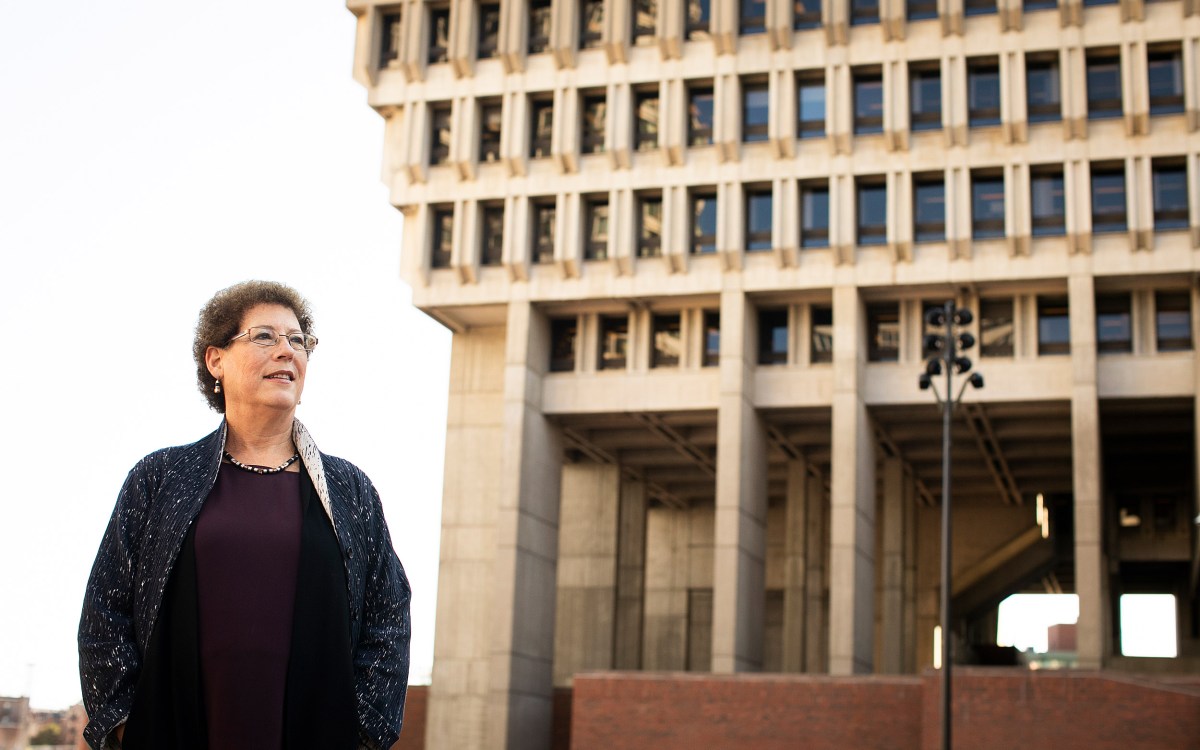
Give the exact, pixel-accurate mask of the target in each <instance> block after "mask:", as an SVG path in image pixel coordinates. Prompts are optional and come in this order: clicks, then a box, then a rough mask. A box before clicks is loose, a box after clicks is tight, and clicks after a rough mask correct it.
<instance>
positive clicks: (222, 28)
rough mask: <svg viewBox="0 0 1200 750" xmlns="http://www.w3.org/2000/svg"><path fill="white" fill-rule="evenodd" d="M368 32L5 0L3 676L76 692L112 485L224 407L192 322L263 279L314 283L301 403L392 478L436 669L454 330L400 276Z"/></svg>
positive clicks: (317, 425) (365, 464)
mask: <svg viewBox="0 0 1200 750" xmlns="http://www.w3.org/2000/svg"><path fill="white" fill-rule="evenodd" d="M353 45H354V17H353V16H352V15H351V14H350V12H349V11H347V10H346V9H345V5H344V3H343V2H339V1H338V0H328V1H324V2H283V1H282V0H258V1H257V2H252V3H247V2H232V1H231V0H209V2H205V3H189V4H179V3H164V2H151V1H150V0H117V1H116V2H111V3H97V2H84V1H82V0H64V2H59V3H52V4H47V3H16V2H9V3H3V4H0V110H2V112H0V206H3V209H2V212H0V264H2V265H0V323H2V324H3V331H2V333H3V342H4V364H3V366H2V367H0V397H3V398H4V400H5V404H4V408H3V412H2V413H3V414H4V418H3V429H2V430H0V455H3V456H4V458H5V460H6V464H7V467H8V468H7V470H6V475H7V476H6V480H5V484H4V488H3V490H2V491H0V695H14V694H17V695H20V694H27V693H31V694H32V702H33V704H34V705H35V706H37V707H46V708H55V707H62V706H66V705H69V704H71V703H73V702H75V701H76V700H78V699H79V695H80V691H79V680H78V675H77V668H76V663H77V657H76V647H75V631H76V627H77V624H78V621H79V609H80V602H81V600H82V596H83V588H84V584H85V582H86V578H87V574H88V571H89V570H90V568H91V564H92V560H93V558H94V556H95V553H96V547H97V545H98V543H99V541H100V536H101V534H102V532H103V530H104V526H105V524H106V522H107V519H108V516H109V514H110V512H111V510H112V505H113V501H114V500H115V498H116V494H117V491H118V489H119V488H120V486H121V482H122V481H123V480H124V477H125V474H126V473H127V472H128V471H129V469H130V467H132V466H133V464H134V463H135V462H136V461H137V460H138V459H139V458H140V457H141V456H143V455H144V454H146V453H148V452H150V451H152V450H155V449H157V448H160V447H163V446H166V445H177V444H181V443H188V442H192V441H194V440H196V439H198V438H200V437H202V436H204V435H205V434H207V433H208V432H210V431H211V430H213V429H214V428H215V427H216V426H217V425H218V423H219V420H220V417H219V415H217V414H216V413H215V412H212V411H210V410H209V409H208V408H207V406H206V405H205V403H204V401H203V399H202V397H201V396H200V394H199V393H197V392H196V387H195V384H194V382H195V381H194V371H193V364H192V360H191V338H192V329H193V326H194V324H195V319H196V314H197V312H198V311H199V309H200V306H201V305H202V304H203V303H204V302H205V301H206V300H207V299H208V297H209V296H211V295H212V293H213V292H215V291H216V290H218V289H220V288H223V287H225V286H228V285H229V284H232V283H235V282H237V281H241V280H244V279H249V278H268V279H275V280H279V281H283V282H285V283H288V284H291V285H293V286H295V287H296V288H297V289H299V290H300V291H301V293H303V294H304V295H306V296H307V297H308V298H309V300H310V301H311V302H312V305H313V308H314V312H315V318H316V328H317V330H316V333H317V335H318V336H319V337H320V339H321V345H320V348H319V349H318V350H317V352H316V353H315V354H314V356H313V359H312V363H311V365H310V367H309V371H308V382H307V387H306V390H305V394H304V403H303V404H302V405H301V406H300V408H299V410H298V416H299V418H300V419H301V420H302V421H304V422H305V423H306V424H307V425H308V427H309V429H310V430H311V431H312V433H313V436H314V437H315V439H316V440H317V444H318V445H319V446H320V447H321V448H322V450H324V451H325V452H327V453H332V454H335V455H340V456H343V457H345V458H348V459H349V460H351V461H353V462H355V463H357V464H358V465H359V466H360V467H362V468H363V469H364V470H365V471H366V472H367V473H368V474H369V475H370V476H371V478H372V479H373V480H374V482H375V484H376V486H377V487H378V488H379V490H380V493H381V494H382V496H383V501H384V508H385V512H386V515H387V519H388V522H389V524H390V525H391V529H392V535H393V538H394V541H395V546H396V549H397V551H398V552H399V554H400V557H401V559H402V560H403V561H404V564H405V566H406V568H407V570H408V574H409V576H410V578H411V579H412V584H413V592H414V593H413V618H414V622H413V676H414V678H415V679H416V680H417V681H422V680H427V679H428V673H429V670H430V665H431V663H432V653H433V648H432V643H433V612H434V601H435V596H436V585H437V571H436V568H437V543H438V536H439V532H438V529H439V521H440V499H441V485H442V451H443V446H444V443H445V416H446V384H447V372H448V368H449V334H448V332H447V331H446V330H445V329H443V328H442V327H441V326H439V325H438V324H436V323H434V322H433V321H432V320H430V319H429V318H427V317H426V316H424V315H423V314H421V313H419V312H417V311H416V310H414V309H413V308H412V307H411V304H410V293H409V290H408V288H407V287H406V286H405V285H404V284H402V283H401V282H400V280H399V257H400V255H399V254H400V230H401V218H400V214H399V212H397V211H396V210H395V209H393V208H391V207H390V205H389V203H388V196H387V191H386V190H385V189H384V187H383V186H382V185H381V183H380V180H379V174H380V164H381V160H380V155H381V151H382V143H383V127H382V120H381V119H380V118H379V116H378V115H376V114H375V113H374V112H373V111H372V110H371V109H370V108H369V107H368V106H367V105H366V91H365V90H364V89H363V88H362V87H361V86H359V85H358V84H357V83H356V82H355V81H354V80H353V78H352V77H351V61H352V52H353Z"/></svg>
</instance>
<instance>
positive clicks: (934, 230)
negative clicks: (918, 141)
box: [913, 174, 946, 242]
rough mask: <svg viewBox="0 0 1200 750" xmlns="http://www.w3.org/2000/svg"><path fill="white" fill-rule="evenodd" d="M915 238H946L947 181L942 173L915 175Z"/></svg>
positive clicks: (930, 240) (935, 240)
mask: <svg viewBox="0 0 1200 750" xmlns="http://www.w3.org/2000/svg"><path fill="white" fill-rule="evenodd" d="M913 239H915V240H916V241H917V242H943V241H945V239H946V182H945V178H944V176H943V175H941V174H935V175H913Z"/></svg>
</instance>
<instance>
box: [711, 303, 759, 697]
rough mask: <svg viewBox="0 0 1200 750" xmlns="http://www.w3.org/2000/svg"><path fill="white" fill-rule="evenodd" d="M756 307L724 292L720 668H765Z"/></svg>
mask: <svg viewBox="0 0 1200 750" xmlns="http://www.w3.org/2000/svg"><path fill="white" fill-rule="evenodd" d="M754 330H755V320H754V307H753V306H752V305H750V304H749V302H748V301H747V300H746V296H745V294H744V293H743V292H742V291H741V290H730V291H725V292H722V294H721V391H720V396H719V400H718V407H717V493H716V495H717V497H716V529H715V544H714V550H713V613H712V615H713V616H712V671H713V672H716V673H718V674H727V673H732V672H743V671H757V670H759V669H761V668H762V633H763V602H764V585H765V579H766V520H767V461H766V439H765V435H764V432H763V428H762V424H761V422H760V421H759V416H758V412H757V411H755V408H754V394H753V390H754V388H753V383H754V359H753V356H754Z"/></svg>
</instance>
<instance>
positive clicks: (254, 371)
mask: <svg viewBox="0 0 1200 750" xmlns="http://www.w3.org/2000/svg"><path fill="white" fill-rule="evenodd" d="M258 326H264V327H267V328H270V329H272V330H274V331H275V333H277V334H283V335H286V334H289V333H298V332H300V323H299V321H297V320H296V314H295V313H293V312H292V310H291V308H288V307H284V306H283V305H255V306H254V307H252V308H250V309H249V310H247V311H246V314H245V315H243V316H242V322H241V324H240V325H239V326H238V333H239V334H241V333H244V332H245V331H246V329H248V328H255V327H258ZM206 362H207V364H208V370H209V372H211V373H212V375H213V377H215V378H217V379H218V380H220V381H221V390H222V391H223V392H224V393H225V411H226V413H229V412H231V411H232V412H236V411H238V410H240V409H243V408H264V407H265V408H268V409H280V410H294V409H295V408H296V405H297V404H298V403H300V395H301V393H302V392H303V391H304V374H305V371H306V370H307V369H308V355H307V354H306V353H305V352H304V350H303V349H301V350H300V351H299V352H297V351H295V350H293V349H292V347H291V346H290V345H289V344H288V342H287V340H286V339H284V338H277V339H276V340H275V343H274V344H272V345H270V346H259V345H258V344H255V343H252V342H251V341H250V337H249V336H242V337H241V338H238V339H236V340H234V341H233V342H231V343H230V344H229V345H228V346H226V347H225V348H223V349H222V348H218V347H215V346H210V347H209V348H208V355H207V358H206Z"/></svg>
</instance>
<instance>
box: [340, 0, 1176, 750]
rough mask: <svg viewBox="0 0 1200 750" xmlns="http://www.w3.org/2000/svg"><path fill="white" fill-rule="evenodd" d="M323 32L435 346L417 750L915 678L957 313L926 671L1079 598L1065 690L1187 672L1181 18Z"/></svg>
mask: <svg viewBox="0 0 1200 750" xmlns="http://www.w3.org/2000/svg"><path fill="white" fill-rule="evenodd" d="M348 5H349V7H350V9H351V11H352V12H353V13H354V14H355V15H356V16H357V18H358V40H357V54H356V59H355V76H356V77H357V78H358V80H360V81H361V82H362V83H363V85H364V86H366V87H367V89H368V92H369V101H370V104H371V106H373V107H374V108H375V109H376V110H377V111H378V112H379V113H380V114H381V115H382V116H383V117H384V118H385V120H386V123H387V125H386V130H385V144H384V159H383V180H384V182H385V183H386V184H387V185H388V186H389V188H390V190H391V200H392V202H393V204H394V205H396V207H397V208H399V209H400V210H401V211H402V212H403V213H404V217H405V221H404V239H403V249H402V253H403V255H402V258H403V260H402V269H403V270H402V273H403V275H404V278H405V279H406V281H408V283H409V284H411V285H412V288H413V299H414V303H415V304H416V305H417V306H418V307H419V308H421V309H422V310H425V311H426V312H428V313H429V314H430V315H432V316H433V317H435V318H436V319H438V320H439V321H441V322H443V323H444V324H445V325H446V326H448V327H449V328H450V329H452V330H453V331H454V342H453V350H452V364H451V379H450V384H449V388H450V400H449V421H448V431H447V441H446V470H445V490H444V497H443V519H442V541H441V569H440V579H439V591H438V605H437V606H438V610H437V623H438V624H437V633H436V646H435V661H434V672H433V684H432V686H431V691H430V696H429V714H428V729H427V735H426V739H427V744H428V746H429V747H431V748H456V749H457V748H466V749H471V748H484V747H488V748H499V747H505V748H544V747H548V746H549V742H550V726H551V714H552V697H553V689H554V687H555V686H556V685H558V686H563V685H568V684H570V682H571V679H572V675H574V674H576V673H577V672H579V671H582V670H596V669H601V670H603V669H623V670H629V669H634V670H638V669H641V670H692V671H701V672H704V671H711V672H713V673H718V674H722V673H736V672H754V671H768V672H770V671H775V672H814V673H829V674H835V675H836V674H852V673H872V672H874V673H896V674H902V673H909V674H915V673H917V672H919V671H920V670H922V669H924V668H925V667H927V666H928V665H929V664H930V663H931V660H932V655H933V639H932V632H933V628H934V626H935V625H936V624H937V620H938V592H939V585H940V583H939V574H938V568H937V560H938V555H939V534H938V528H939V526H938V523H939V521H938V514H939V506H940V503H941V501H942V498H941V497H940V487H941V468H940V467H941V463H940V462H941V453H940V445H941V444H940V437H941V432H940V418H939V415H938V410H937V407H936V405H935V404H934V402H933V399H932V397H931V396H930V394H929V393H928V392H923V391H921V390H919V389H918V388H917V376H918V374H919V373H920V372H922V371H923V370H924V358H923V354H924V352H923V351H922V346H923V344H922V342H923V336H924V334H925V333H926V331H925V327H924V323H923V312H924V311H925V310H926V309H927V308H928V307H929V306H932V305H940V304H941V303H942V302H944V301H945V300H948V299H953V300H955V301H956V302H957V303H958V304H959V305H960V306H966V307H968V308H970V309H972V310H974V312H975V321H974V322H973V323H972V324H971V325H970V327H969V329H970V331H971V333H973V334H974V336H975V338H976V339H977V340H978V341H979V345H977V346H976V347H975V348H974V349H973V350H971V351H970V352H968V354H969V355H971V356H972V358H973V359H974V370H973V371H977V372H981V373H982V374H983V375H984V377H985V379H986V387H985V388H983V389H982V390H972V391H970V392H968V393H967V394H966V396H965V397H964V402H963V405H962V406H961V407H959V409H958V410H957V412H956V415H955V422H954V424H955V427H954V434H953V445H954V449H953V457H954V474H953V476H954V482H955V484H954V490H953V492H952V498H953V507H954V513H955V530H954V534H955V546H954V560H953V566H954V583H953V585H952V594H953V599H954V610H955V612H956V617H955V627H954V632H953V634H952V636H951V637H952V638H953V639H954V643H955V648H956V653H957V657H956V659H957V660H959V661H964V662H971V661H983V660H986V659H988V658H993V657H994V651H995V650H994V649H987V648H986V647H987V646H989V645H991V644H992V643H994V639H995V625H996V606H997V604H998V603H999V601H1001V600H1002V599H1003V598H1004V597H1005V596H1007V595H1008V594H1011V593H1014V592H1017V591H1031V590H1034V591H1068V592H1072V591H1073V592H1075V593H1077V594H1078V595H1079V602H1080V620H1079V626H1078V652H1079V664H1080V666H1083V667H1087V668H1111V669H1131V668H1132V669H1149V668H1151V667H1153V668H1155V669H1158V670H1168V671H1169V670H1177V671H1187V670H1195V669H1196V665H1197V659H1198V658H1200V639H1198V637H1197V635H1198V634H1197V622H1196V615H1195V601H1196V597H1197V579H1198V571H1200V562H1198V561H1200V557H1198V556H1197V542H1196V525H1195V523H1194V519H1195V518H1196V517H1197V515H1200V512H1198V508H1197V499H1196V476H1195V473H1196V472H1195V467H1196V451H1197V449H1196V441H1195V434H1196V419H1197V409H1196V394H1197V377H1198V376H1200V369H1198V367H1197V361H1196V347H1195V343H1194V340H1195V335H1194V332H1195V331H1196V329H1197V327H1198V324H1200V320H1198V318H1197V311H1198V309H1200V297H1198V293H1197V283H1196V274H1197V270H1200V253H1198V251H1197V246H1198V245H1200V190H1198V189H1197V179H1198V174H1200V171H1198V170H1200V161H1198V158H1200V134H1198V133H1197V129H1198V127H1200V98H1198V91H1197V86H1198V76H1200V74H1198V71H1197V62H1196V53H1197V45H1198V44H1200V16H1198V15H1197V13H1198V4H1197V3H1196V2H1194V0H1159V1H1155V2H1141V1H1139V0H1128V1H1125V2H1120V3H1104V2H1096V3H1090V2H1089V3H1086V4H1081V3H1079V2H1077V1H1075V0H1062V2H1060V3H1059V4H1057V5H1056V4H1054V3H1047V2H1044V1H1043V2H1026V3H1025V4H1024V5H1022V4H1021V3H1018V2H1013V0H999V2H991V3H988V2H985V1H984V0H939V1H938V2H936V3H929V2H919V1H914V2H909V3H907V4H905V3H902V2H898V1H897V0H880V2H878V3H877V4H876V3H871V2H860V1H858V0H854V1H852V0H827V2H825V4H824V5H823V7H821V8H820V10H819V12H818V11H817V10H815V9H813V8H811V7H807V6H806V5H805V4H804V3H796V4H790V3H784V2H779V1H778V0H766V2H765V3H754V2H750V1H749V0H742V2H741V3H739V2H735V1H734V0H638V1H637V2H627V1H626V0H587V1H586V2H569V1H568V0H551V1H550V2H544V1H543V0H501V1H500V2H499V3H491V2H473V1H471V0H453V1H452V2H449V3H431V2H422V1H416V2H414V1H411V0H410V1H408V2H402V3H385V2H374V1H373V0H350V2H349V3H348ZM414 356H419V353H414ZM1147 591H1154V592H1161V593H1173V594H1175V595H1176V597H1177V603H1178V612H1179V617H1178V623H1177V626H1178V627H1177V633H1178V638H1177V641H1178V648H1179V653H1180V657H1179V658H1177V659H1174V660H1168V661H1162V662H1154V663H1153V664H1151V663H1149V662H1144V661H1138V660H1134V659H1130V658H1128V657H1123V656H1121V655H1120V646H1119V643H1120V641H1119V635H1120V634H1119V617H1118V615H1119V597H1120V595H1121V594H1122V593H1131V592H1147ZM988 654H992V656H988Z"/></svg>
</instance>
